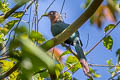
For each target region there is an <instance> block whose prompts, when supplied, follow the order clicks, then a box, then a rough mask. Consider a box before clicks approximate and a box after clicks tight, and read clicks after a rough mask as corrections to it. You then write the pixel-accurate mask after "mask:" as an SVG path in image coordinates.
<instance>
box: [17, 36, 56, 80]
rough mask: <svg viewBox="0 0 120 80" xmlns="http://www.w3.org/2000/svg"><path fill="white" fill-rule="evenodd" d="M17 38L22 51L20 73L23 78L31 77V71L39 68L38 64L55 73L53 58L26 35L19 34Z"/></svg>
mask: <svg viewBox="0 0 120 80" xmlns="http://www.w3.org/2000/svg"><path fill="white" fill-rule="evenodd" d="M18 40H19V41H20V42H21V44H22V50H23V52H24V54H23V61H22V74H23V76H24V79H25V80H27V79H29V78H31V75H32V73H33V72H34V71H35V70H37V69H39V67H40V66H43V67H45V68H47V69H48V70H49V72H50V73H52V74H55V60H53V59H52V58H51V57H50V56H48V55H47V53H46V52H45V51H44V50H42V49H41V48H40V47H37V46H36V45H35V44H34V43H33V42H32V41H31V40H30V39H28V38H27V37H25V36H21V37H20V38H19V39H18ZM28 66H29V67H28Z"/></svg>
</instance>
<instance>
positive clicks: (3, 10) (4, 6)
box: [0, 0, 10, 13]
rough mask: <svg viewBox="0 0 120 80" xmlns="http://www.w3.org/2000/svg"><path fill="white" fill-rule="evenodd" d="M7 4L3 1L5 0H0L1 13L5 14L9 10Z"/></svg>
mask: <svg viewBox="0 0 120 80" xmlns="http://www.w3.org/2000/svg"><path fill="white" fill-rule="evenodd" d="M8 6H9V4H8V3H7V2H6V1H5V0H2V1H1V0H0V10H1V11H2V12H3V13H6V12H7V11H9V10H10V8H8Z"/></svg>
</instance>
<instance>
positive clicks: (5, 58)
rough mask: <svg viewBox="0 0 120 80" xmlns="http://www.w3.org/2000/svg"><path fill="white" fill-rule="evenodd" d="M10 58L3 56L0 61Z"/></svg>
mask: <svg viewBox="0 0 120 80" xmlns="http://www.w3.org/2000/svg"><path fill="white" fill-rule="evenodd" d="M9 57H10V56H4V57H0V60H4V59H7V58H9Z"/></svg>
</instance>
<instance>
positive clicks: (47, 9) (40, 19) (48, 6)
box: [38, 0, 56, 23]
mask: <svg viewBox="0 0 120 80" xmlns="http://www.w3.org/2000/svg"><path fill="white" fill-rule="evenodd" d="M55 1H56V0H53V1H52V3H50V5H49V6H48V8H47V9H46V10H45V12H44V13H46V12H47V11H48V9H49V8H50V7H51V6H52V5H53V3H54V2H55ZM41 19H42V16H41V17H40V18H39V20H38V23H39V22H40V20H41Z"/></svg>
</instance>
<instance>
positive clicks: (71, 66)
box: [0, 0, 120, 80]
mask: <svg viewBox="0 0 120 80" xmlns="http://www.w3.org/2000/svg"><path fill="white" fill-rule="evenodd" d="M18 2H19V1H18ZM90 2H91V0H87V1H86V4H85V5H84V7H85V8H86V7H87V6H88V5H89V4H90ZM35 4H37V3H35ZM112 4H113V5H114V4H116V2H114V3H112ZM112 4H111V3H110V2H108V3H107V5H101V6H100V8H99V9H98V10H97V12H96V13H95V14H94V15H93V16H92V18H91V20H90V21H91V23H92V24H93V23H95V24H97V25H98V26H99V27H101V24H102V22H103V20H105V19H108V20H110V21H112V22H114V21H115V20H116V16H115V11H118V10H117V9H116V8H114V7H113V6H111V5H112ZM30 6H31V5H30ZM37 6H38V5H37ZM9 10H11V9H10V8H9V4H8V3H7V2H6V1H5V0H0V11H1V12H2V14H1V15H0V23H1V22H2V23H1V25H0V44H3V43H4V42H6V43H7V41H8V43H9V44H7V46H4V47H5V48H7V50H6V52H7V54H8V55H7V56H9V57H10V58H6V59H1V58H2V57H4V56H0V79H1V78H2V77H3V76H4V74H5V73H6V74H8V73H10V74H9V75H8V76H5V77H4V78H5V79H9V80H32V79H34V80H44V79H55V78H56V79H57V80H61V79H63V80H72V79H73V80H76V78H74V77H73V74H74V73H75V72H76V71H78V70H79V69H81V68H82V66H81V64H80V62H79V60H78V59H77V58H76V56H74V55H72V53H71V52H70V51H69V50H66V51H64V52H63V53H62V54H61V55H60V56H58V57H59V58H61V57H63V56H65V55H67V58H66V60H65V61H64V63H63V62H61V61H60V60H57V59H54V58H53V57H54V55H50V54H52V52H50V51H45V50H43V49H42V48H41V47H40V45H41V44H43V43H44V42H45V41H46V38H45V37H44V35H43V34H42V33H40V32H38V30H37V29H38V27H39V26H37V24H38V23H39V22H38V20H37V10H36V14H35V16H34V21H33V22H34V23H33V25H35V29H32V30H28V29H27V28H26V25H25V26H19V25H18V24H19V22H21V21H22V16H24V11H16V12H14V13H12V14H11V15H10V16H9V18H12V19H10V20H5V19H4V17H3V15H4V14H6V13H7V12H8V11H9ZM105 10H106V11H107V13H108V16H106V13H104V11H105ZM9 18H8V19H9ZM33 25H32V28H33ZM27 27H28V26H27ZM115 27H116V25H114V24H109V25H108V26H106V27H105V28H104V32H105V35H106V34H107V33H109V31H110V30H112V29H114V28H115ZM29 29H30V27H29ZM12 31H13V33H11V32H12ZM6 36H7V37H6ZM9 36H10V37H11V36H12V38H11V39H9V38H8V37H9ZM102 41H103V45H104V47H105V48H106V49H108V50H112V48H113V44H114V43H113V38H112V36H111V35H108V36H105V37H104V39H103V40H102ZM52 44H53V43H52V42H51V43H50V44H49V46H50V45H52ZM46 47H47V46H46ZM0 52H2V51H0ZM49 53H50V54H49ZM53 53H54V52H53ZM116 55H117V57H118V63H119V62H120V49H118V50H117V51H116ZM106 62H107V65H108V66H112V67H109V68H108V72H109V73H110V74H111V76H112V77H113V76H115V75H116V73H119V70H120V67H119V65H118V64H116V65H115V67H113V63H112V59H109V60H108V61H106ZM17 63H19V67H18V68H17V69H12V68H14V66H15V65H16V64H17ZM11 70H13V71H11ZM90 73H91V74H92V76H93V77H94V78H99V77H101V75H100V74H98V73H97V71H96V70H94V69H92V68H90ZM117 78H118V80H119V79H120V77H117Z"/></svg>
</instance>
